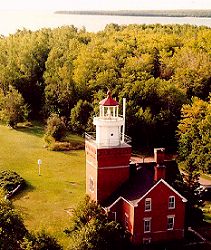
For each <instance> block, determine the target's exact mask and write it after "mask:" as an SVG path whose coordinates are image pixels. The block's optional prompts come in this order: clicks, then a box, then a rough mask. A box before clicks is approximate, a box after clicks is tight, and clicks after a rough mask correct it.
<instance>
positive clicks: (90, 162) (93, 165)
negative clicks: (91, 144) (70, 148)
mask: <svg viewBox="0 0 211 250" xmlns="http://www.w3.org/2000/svg"><path fill="white" fill-rule="evenodd" d="M86 163H88V164H89V165H90V166H92V167H94V168H96V165H95V164H94V163H93V162H92V161H89V160H86Z"/></svg>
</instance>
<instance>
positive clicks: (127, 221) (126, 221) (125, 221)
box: [124, 212, 129, 230]
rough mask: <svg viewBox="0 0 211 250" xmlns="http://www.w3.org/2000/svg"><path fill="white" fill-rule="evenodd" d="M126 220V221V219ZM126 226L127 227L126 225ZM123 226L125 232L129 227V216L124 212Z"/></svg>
mask: <svg viewBox="0 0 211 250" xmlns="http://www.w3.org/2000/svg"><path fill="white" fill-rule="evenodd" d="M126 218H127V219H126ZM126 224H127V225H126ZM124 226H125V228H126V230H128V226H129V215H128V213H126V212H125V216H124Z"/></svg>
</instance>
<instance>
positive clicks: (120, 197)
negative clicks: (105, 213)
mask: <svg viewBox="0 0 211 250" xmlns="http://www.w3.org/2000/svg"><path fill="white" fill-rule="evenodd" d="M121 199H122V200H123V201H125V202H127V203H128V204H129V205H130V206H133V205H132V204H131V203H130V202H129V201H128V200H126V199H125V198H124V197H122V196H119V198H118V199H117V200H115V201H114V202H113V203H112V204H111V205H110V206H109V207H107V208H108V209H109V210H110V208H111V207H113V206H114V205H115V204H116V203H117V202H119V201H120V200H121Z"/></svg>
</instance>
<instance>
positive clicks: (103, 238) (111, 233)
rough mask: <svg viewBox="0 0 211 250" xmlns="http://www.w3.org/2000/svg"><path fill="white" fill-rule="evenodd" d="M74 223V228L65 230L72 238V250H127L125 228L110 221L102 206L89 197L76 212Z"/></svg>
mask: <svg viewBox="0 0 211 250" xmlns="http://www.w3.org/2000/svg"><path fill="white" fill-rule="evenodd" d="M72 222H73V223H72V227H71V228H70V229H66V230H65V232H66V233H67V234H68V235H70V236H72V242H73V244H72V246H71V247H70V249H74V250H89V249H90V250H91V249H92V250H95V249H96V250H99V249H101V250H110V249H127V246H128V244H129V241H128V239H129V238H128V234H127V233H126V232H125V230H124V229H123V227H122V226H121V225H120V224H119V223H117V222H115V221H110V220H109V219H108V216H107V215H106V214H105V211H103V209H102V208H101V207H100V205H97V203H96V202H95V201H92V200H90V198H89V197H88V196H86V197H85V199H84V201H83V202H82V203H81V204H79V206H78V207H77V208H76V209H75V210H74V212H73V218H72Z"/></svg>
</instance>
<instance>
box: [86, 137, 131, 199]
mask: <svg viewBox="0 0 211 250" xmlns="http://www.w3.org/2000/svg"><path fill="white" fill-rule="evenodd" d="M130 157H131V146H129V145H126V146H124V147H122V146H120V147H115V148H97V146H96V145H95V144H94V143H90V142H88V141H86V193H87V194H88V195H90V197H91V198H92V199H94V200H96V201H98V202H99V203H102V202H104V201H105V200H106V199H107V198H108V197H109V196H110V195H111V194H112V193H113V192H114V191H116V190H117V189H118V188H119V187H120V186H121V185H122V184H123V183H124V182H125V181H126V180H127V179H128V178H129V161H130ZM90 178H92V179H93V183H94V190H93V191H90Z"/></svg>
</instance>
